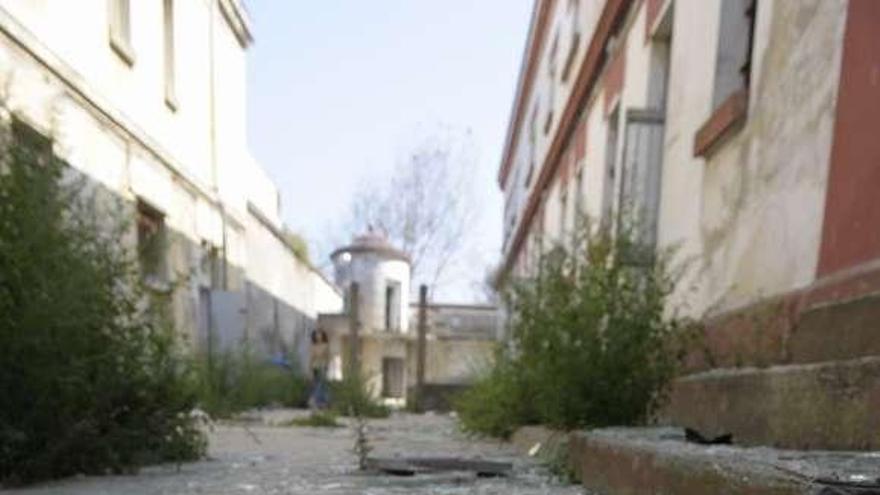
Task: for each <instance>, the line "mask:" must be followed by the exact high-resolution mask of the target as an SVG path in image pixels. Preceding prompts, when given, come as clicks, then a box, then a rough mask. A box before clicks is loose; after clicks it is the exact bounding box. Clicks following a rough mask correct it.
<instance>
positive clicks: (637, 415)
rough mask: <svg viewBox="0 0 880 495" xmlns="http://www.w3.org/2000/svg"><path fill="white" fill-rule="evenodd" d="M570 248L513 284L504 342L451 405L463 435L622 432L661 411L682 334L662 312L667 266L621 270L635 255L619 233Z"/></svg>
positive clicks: (669, 280) (681, 324)
mask: <svg viewBox="0 0 880 495" xmlns="http://www.w3.org/2000/svg"><path fill="white" fill-rule="evenodd" d="M578 245H582V246H583V247H582V248H580V249H575V250H566V249H564V248H562V247H557V248H555V249H553V250H552V251H550V252H549V253H547V254H546V255H544V256H542V257H541V259H540V260H539V262H538V266H537V269H536V276H535V277H534V278H531V279H528V280H519V281H515V282H514V283H513V284H512V288H511V290H510V292H509V294H507V296H508V301H509V304H510V308H511V310H512V311H511V313H512V316H511V318H512V320H511V327H512V330H511V335H512V338H511V341H510V342H509V343H508V345H507V346H506V347H504V348H503V349H501V350H500V351H499V355H498V357H497V359H496V362H495V365H494V367H493V368H492V369H491V370H490V371H489V372H488V373H487V374H486V375H485V376H484V378H482V379H481V380H480V381H478V382H477V383H476V384H475V386H474V387H473V388H472V389H470V390H468V391H467V392H465V393H464V394H463V395H462V396H461V397H460V398H459V399H458V400H457V403H456V408H457V411H458V413H459V416H460V418H461V422H462V424H463V426H464V428H465V429H466V430H469V431H472V432H476V433H481V434H487V435H492V436H501V437H504V436H507V435H509V434H510V433H512V432H513V430H514V429H515V428H517V427H518V426H521V425H523V424H528V423H545V424H548V425H551V426H554V427H558V428H578V427H600V426H609V425H630V424H636V423H640V422H643V421H644V420H646V419H647V418H649V417H650V415H651V414H652V413H653V412H654V411H655V410H656V408H657V406H658V405H659V404H660V402H661V400H662V398H663V397H664V392H665V391H666V388H667V385H668V384H669V382H670V381H671V379H672V378H673V376H674V374H675V371H676V367H677V364H678V363H679V362H680V360H681V358H682V355H683V352H682V351H683V343H684V341H685V339H686V336H687V335H689V332H688V331H687V330H686V329H687V327H688V325H687V324H686V322H685V321H683V320H681V319H678V318H676V317H674V315H669V314H667V313H666V310H667V308H666V301H667V296H668V295H669V294H670V292H671V291H672V289H673V286H674V280H673V277H672V276H671V275H670V271H669V270H668V268H667V263H666V262H665V260H664V259H663V258H662V257H661V258H660V259H657V260H656V261H655V262H653V263H651V264H641V265H633V264H629V263H627V262H626V260H629V259H632V258H633V257H632V256H630V255H631V254H632V253H634V252H635V251H636V250H635V249H634V246H633V244H632V243H630V242H628V241H627V236H625V235H620V236H618V237H617V238H616V239H615V240H610V239H609V238H607V237H596V238H592V239H585V240H584V242H582V243H578ZM641 259H644V257H641Z"/></svg>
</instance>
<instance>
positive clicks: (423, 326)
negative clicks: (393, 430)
mask: <svg viewBox="0 0 880 495" xmlns="http://www.w3.org/2000/svg"><path fill="white" fill-rule="evenodd" d="M418 332H419V340H418V349H417V351H416V352H417V354H416V397H415V407H416V410H419V411H420V410H421V409H422V401H423V398H424V389H425V357H426V352H425V351H426V345H427V332H428V286H427V285H424V284H422V285H421V286H420V287H419V328H418Z"/></svg>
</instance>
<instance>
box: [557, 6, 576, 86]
mask: <svg viewBox="0 0 880 495" xmlns="http://www.w3.org/2000/svg"><path fill="white" fill-rule="evenodd" d="M568 18H569V23H570V25H569V28H568V29H569V32H570V33H571V34H570V36H569V40H568V55H566V56H565V63H564V64H563V66H562V82H566V81H568V76H569V75H570V74H571V68H572V66H573V65H574V59H575V55H577V52H578V47H579V46H580V43H581V25H580V2H579V1H578V0H569V2H568Z"/></svg>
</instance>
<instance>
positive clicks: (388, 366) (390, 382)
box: [382, 357, 405, 399]
mask: <svg viewBox="0 0 880 495" xmlns="http://www.w3.org/2000/svg"><path fill="white" fill-rule="evenodd" d="M404 378H405V377H404V364H403V359H401V358H389V357H386V358H382V397H385V398H389V399H402V398H403V390H404V383H405V380H404Z"/></svg>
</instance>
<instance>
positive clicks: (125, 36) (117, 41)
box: [107, 0, 135, 66]
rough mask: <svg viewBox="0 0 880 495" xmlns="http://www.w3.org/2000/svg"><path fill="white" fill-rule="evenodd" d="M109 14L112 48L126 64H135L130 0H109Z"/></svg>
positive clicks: (108, 25) (109, 32)
mask: <svg viewBox="0 0 880 495" xmlns="http://www.w3.org/2000/svg"><path fill="white" fill-rule="evenodd" d="M107 15H108V22H107V28H108V36H109V42H110V48H112V49H113V52H114V53H116V55H118V56H119V58H121V59H122V61H123V62H125V63H126V65H128V66H132V65H134V63H135V54H134V48H133V45H132V41H131V39H132V36H131V34H132V29H131V27H132V26H131V2H130V0H107Z"/></svg>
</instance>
